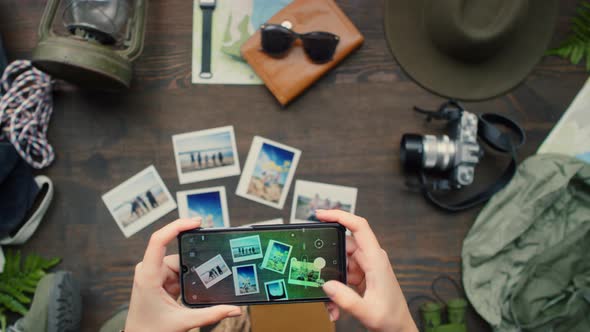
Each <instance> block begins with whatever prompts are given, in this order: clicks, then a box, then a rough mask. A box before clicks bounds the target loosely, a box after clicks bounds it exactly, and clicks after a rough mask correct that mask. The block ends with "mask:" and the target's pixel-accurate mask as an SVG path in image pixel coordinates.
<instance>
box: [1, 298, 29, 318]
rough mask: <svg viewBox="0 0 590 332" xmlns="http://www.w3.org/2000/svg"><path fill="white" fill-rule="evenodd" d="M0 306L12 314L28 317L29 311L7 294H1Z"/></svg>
mask: <svg viewBox="0 0 590 332" xmlns="http://www.w3.org/2000/svg"><path fill="white" fill-rule="evenodd" d="M0 305H2V306H3V307H5V308H6V309H8V310H10V311H12V312H16V313H18V314H21V315H23V316H24V315H26V314H27V311H28V310H27V308H25V306H24V305H22V304H21V303H20V302H18V301H17V300H16V299H14V298H13V297H10V296H8V295H6V294H0Z"/></svg>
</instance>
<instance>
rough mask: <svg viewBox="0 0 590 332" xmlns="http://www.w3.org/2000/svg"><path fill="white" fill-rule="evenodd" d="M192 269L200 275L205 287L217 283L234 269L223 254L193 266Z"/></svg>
mask: <svg viewBox="0 0 590 332" xmlns="http://www.w3.org/2000/svg"><path fill="white" fill-rule="evenodd" d="M191 271H192V272H194V273H196V274H197V275H198V276H199V279H201V281H202V282H203V285H205V288H209V287H211V286H213V285H215V284H216V283H218V282H220V281H221V280H223V279H225V278H226V277H227V276H229V275H231V274H232V271H231V270H230V269H229V266H228V265H227V264H226V263H225V261H224V260H223V257H221V255H217V256H215V257H213V258H211V259H210V260H208V261H206V262H205V263H203V264H201V265H200V266H198V267H193V268H191Z"/></svg>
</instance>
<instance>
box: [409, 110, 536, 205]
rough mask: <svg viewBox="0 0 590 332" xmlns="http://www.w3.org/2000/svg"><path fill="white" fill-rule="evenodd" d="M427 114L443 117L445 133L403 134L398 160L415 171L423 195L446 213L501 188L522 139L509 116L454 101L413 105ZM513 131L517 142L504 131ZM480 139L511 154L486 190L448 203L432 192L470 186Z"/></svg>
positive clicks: (479, 155) (508, 177)
mask: <svg viewBox="0 0 590 332" xmlns="http://www.w3.org/2000/svg"><path fill="white" fill-rule="evenodd" d="M414 110H415V111H417V112H418V113H421V114H424V115H426V116H427V121H431V120H433V119H434V120H444V121H447V125H448V128H449V135H448V136H447V135H441V136H434V135H420V134H405V135H403V136H402V140H401V146H400V159H401V162H402V164H403V167H404V170H405V171H406V173H410V174H415V175H417V176H418V180H419V184H418V186H419V188H420V189H421V190H422V193H423V194H424V196H425V198H426V199H427V200H428V201H429V202H431V203H433V204H434V205H435V206H437V207H439V208H441V209H443V210H446V211H450V212H456V211H462V210H466V209H469V208H471V207H474V206H476V205H478V204H481V203H484V202H485V201H487V200H488V199H489V198H490V197H492V196H493V195H494V194H495V193H496V192H498V191H499V190H500V189H502V188H504V187H505V186H506V185H507V184H508V182H510V180H511V179H512V176H513V175H514V173H515V172H516V164H517V162H516V149H517V148H518V147H519V146H520V145H522V144H523V143H524V141H525V134H524V130H523V129H522V128H521V127H520V126H519V125H518V124H517V123H516V122H514V121H512V120H511V119H509V118H507V117H504V116H502V115H499V114H494V113H487V114H482V115H480V116H477V115H475V114H473V113H471V112H468V111H467V110H465V109H464V108H463V106H461V104H459V103H458V102H457V101H454V100H450V101H448V102H445V103H444V104H442V105H441V106H440V107H439V109H438V110H437V111H426V110H423V109H421V108H418V107H415V108H414ZM497 125H500V126H503V127H506V128H508V129H509V131H510V132H512V134H513V136H516V137H517V138H518V140H517V141H514V140H513V139H512V136H511V135H510V134H508V133H507V132H505V131H501V130H500V129H498V126H497ZM478 139H481V140H482V141H483V142H485V143H486V144H487V145H488V146H489V147H491V148H492V149H494V150H496V151H499V152H501V153H505V154H509V155H510V157H511V162H510V164H509V165H508V167H507V168H506V170H505V171H504V172H503V173H502V175H501V176H500V178H499V179H498V180H497V181H496V182H495V183H493V184H492V185H491V186H489V187H488V188H487V189H485V190H484V191H482V192H480V193H477V194H476V195H474V196H472V197H470V198H468V199H466V200H463V201H461V202H457V203H446V202H444V201H442V200H441V199H440V197H437V196H435V195H434V192H437V191H438V192H444V191H449V190H452V189H461V188H462V187H465V186H469V185H470V184H472V183H473V181H474V179H475V167H476V166H477V164H478V163H479V162H480V160H481V159H482V157H483V155H484V150H483V148H482V146H481V145H480V143H479V141H478ZM426 173H438V175H439V177H438V178H436V179H427V176H426Z"/></svg>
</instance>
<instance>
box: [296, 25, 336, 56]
mask: <svg viewBox="0 0 590 332" xmlns="http://www.w3.org/2000/svg"><path fill="white" fill-rule="evenodd" d="M301 39H302V40H303V47H304V48H305V52H306V53H307V55H308V56H309V57H310V58H311V60H313V61H314V62H320V63H321V62H327V61H330V60H332V57H333V56H334V52H335V51H336V47H337V46H338V42H340V38H338V36H336V35H334V34H331V33H328V32H310V33H307V34H305V35H303V36H302V37H301Z"/></svg>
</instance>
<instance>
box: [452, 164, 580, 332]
mask: <svg viewBox="0 0 590 332" xmlns="http://www.w3.org/2000/svg"><path fill="white" fill-rule="evenodd" d="M462 258H463V283H464V287H465V291H466V293H467V296H468V298H469V300H470V301H471V303H472V304H473V306H474V308H475V309H476V310H477V311H478V313H479V314H480V315H481V316H482V317H483V318H484V319H486V320H487V321H488V322H489V323H490V324H491V325H492V327H493V329H494V330H495V331H556V332H560V331H568V332H569V331H590V318H589V317H590V164H585V163H584V162H582V161H580V160H577V159H574V158H570V157H566V156H560V155H538V156H534V157H531V158H529V159H528V160H526V161H525V162H523V163H522V165H521V166H520V167H519V169H518V172H517V174H516V175H515V177H514V178H513V180H512V181H511V182H510V184H509V185H508V186H507V187H506V188H505V189H504V190H502V191H501V192H499V193H498V194H497V195H495V196H494V197H493V198H492V199H491V200H490V202H489V203H488V204H487V205H486V207H485V208H484V209H483V210H482V212H481V213H480V215H479V216H478V218H477V220H476V221H475V223H474V225H473V227H472V228H471V230H470V231H469V233H468V234H467V237H466V238H465V241H464V243H463V251H462Z"/></svg>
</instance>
